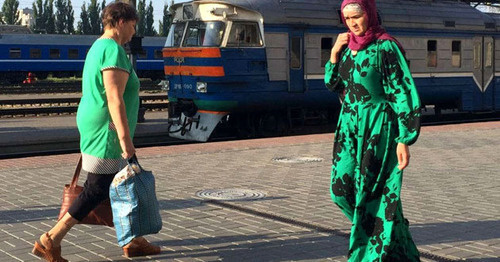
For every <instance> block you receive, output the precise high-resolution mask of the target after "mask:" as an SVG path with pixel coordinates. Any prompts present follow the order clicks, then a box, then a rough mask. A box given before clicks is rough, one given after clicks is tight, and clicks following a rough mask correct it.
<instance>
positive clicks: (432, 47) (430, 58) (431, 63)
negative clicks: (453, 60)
mask: <svg viewBox="0 0 500 262" xmlns="http://www.w3.org/2000/svg"><path fill="white" fill-rule="evenodd" d="M427 66H428V67H437V41H436V40H429V41H427Z"/></svg>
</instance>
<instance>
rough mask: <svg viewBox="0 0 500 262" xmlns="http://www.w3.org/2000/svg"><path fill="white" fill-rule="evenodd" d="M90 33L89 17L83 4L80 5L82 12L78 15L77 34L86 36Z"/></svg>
mask: <svg viewBox="0 0 500 262" xmlns="http://www.w3.org/2000/svg"><path fill="white" fill-rule="evenodd" d="M90 32H91V28H90V22H89V15H88V13H87V7H86V6H85V2H84V3H83V5H82V12H81V13H80V22H78V33H79V34H81V35H88V34H90Z"/></svg>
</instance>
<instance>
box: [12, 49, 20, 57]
mask: <svg viewBox="0 0 500 262" xmlns="http://www.w3.org/2000/svg"><path fill="white" fill-rule="evenodd" d="M9 58H21V48H11V49H9Z"/></svg>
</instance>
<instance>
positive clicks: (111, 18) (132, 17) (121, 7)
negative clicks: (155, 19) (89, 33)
mask: <svg viewBox="0 0 500 262" xmlns="http://www.w3.org/2000/svg"><path fill="white" fill-rule="evenodd" d="M101 20H102V26H103V27H106V26H111V27H113V28H114V27H116V25H117V24H118V22H119V21H120V20H124V21H125V22H128V21H137V20H139V17H138V16H137V12H136V11H135V8H134V7H133V6H131V5H129V4H127V3H123V2H114V3H111V4H109V5H107V6H106V7H105V8H104V9H103V10H102V14H101Z"/></svg>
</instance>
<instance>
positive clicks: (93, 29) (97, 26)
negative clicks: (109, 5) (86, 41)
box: [88, 0, 101, 35]
mask: <svg viewBox="0 0 500 262" xmlns="http://www.w3.org/2000/svg"><path fill="white" fill-rule="evenodd" d="M100 12H101V10H100V7H99V5H98V3H97V0H91V1H90V5H89V9H88V17H89V24H90V34H92V35H98V34H100V33H101V19H100V15H99V14H100Z"/></svg>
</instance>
